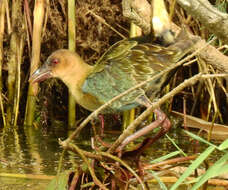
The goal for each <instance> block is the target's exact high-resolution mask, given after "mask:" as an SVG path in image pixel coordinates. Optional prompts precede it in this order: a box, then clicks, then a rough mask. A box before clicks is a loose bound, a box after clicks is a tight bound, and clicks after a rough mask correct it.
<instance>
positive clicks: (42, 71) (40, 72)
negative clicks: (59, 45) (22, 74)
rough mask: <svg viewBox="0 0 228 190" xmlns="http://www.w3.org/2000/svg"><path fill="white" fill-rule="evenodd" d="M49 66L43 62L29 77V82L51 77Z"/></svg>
mask: <svg viewBox="0 0 228 190" xmlns="http://www.w3.org/2000/svg"><path fill="white" fill-rule="evenodd" d="M51 77H52V74H51V68H50V66H48V65H47V64H43V65H42V66H41V67H40V68H39V69H37V70H36V71H35V72H34V73H33V74H32V75H31V76H30V78H29V82H31V83H35V82H41V81H44V80H46V79H48V78H51Z"/></svg>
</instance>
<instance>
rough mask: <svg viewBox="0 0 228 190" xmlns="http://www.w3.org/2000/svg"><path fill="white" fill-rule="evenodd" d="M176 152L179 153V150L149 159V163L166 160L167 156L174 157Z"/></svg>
mask: <svg viewBox="0 0 228 190" xmlns="http://www.w3.org/2000/svg"><path fill="white" fill-rule="evenodd" d="M178 154H180V151H175V152H171V153H169V154H167V155H165V156H162V157H159V158H157V159H155V160H152V161H150V163H151V164H155V163H158V162H162V161H164V160H167V159H169V158H172V157H174V156H176V155H178Z"/></svg>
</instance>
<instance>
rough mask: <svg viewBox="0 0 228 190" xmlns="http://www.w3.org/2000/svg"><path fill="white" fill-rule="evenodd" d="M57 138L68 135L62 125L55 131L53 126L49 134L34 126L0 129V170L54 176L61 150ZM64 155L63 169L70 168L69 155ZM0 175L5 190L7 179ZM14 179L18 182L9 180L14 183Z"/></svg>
mask: <svg viewBox="0 0 228 190" xmlns="http://www.w3.org/2000/svg"><path fill="white" fill-rule="evenodd" d="M59 138H60V139H62V140H63V139H66V138H67V132H66V131H65V130H64V129H63V128H62V129H61V130H60V129H58V131H57V130H54V129H53V130H52V131H50V132H48V134H46V133H45V134H44V132H43V131H42V128H37V129H35V128H34V127H24V128H23V127H19V129H17V130H16V129H14V128H13V127H12V128H11V127H9V128H8V129H4V130H2V131H1V132H0V173H1V174H3V173H7V174H18V173H19V174H44V175H56V172H57V168H58V161H59V158H60V155H61V153H62V149H61V147H60V146H59V144H58V139H59ZM64 158H65V159H64V163H63V165H62V167H63V168H62V169H68V168H70V167H72V164H71V162H70V160H71V157H70V156H69V154H66V155H65V157H64ZM74 159H75V157H74ZM0 178H1V180H0V182H1V185H0V189H2V187H4V189H7V188H5V187H6V185H9V186H10V184H11V183H10V182H9V180H10V179H7V180H6V178H5V180H3V177H1V176H0ZM19 180H20V179H19ZM13 181H14V182H13ZM16 181H17V182H18V179H17V180H16V179H11V182H13V184H14V185H16V184H15V183H16ZM20 181H21V182H22V181H23V179H21V180H20ZM2 182H3V183H7V184H2ZM32 183H34V181H33V182H32ZM24 184H25V183H24ZM11 185H12V184H11ZM26 186H27V185H26ZM20 188H21V187H20ZM30 188H31V187H30ZM14 189H15V188H14ZM25 189H26V188H25Z"/></svg>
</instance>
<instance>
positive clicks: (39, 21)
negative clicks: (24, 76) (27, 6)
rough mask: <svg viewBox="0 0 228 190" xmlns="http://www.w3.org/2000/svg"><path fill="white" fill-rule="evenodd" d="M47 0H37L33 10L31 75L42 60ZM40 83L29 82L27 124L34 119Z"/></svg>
mask: <svg viewBox="0 0 228 190" xmlns="http://www.w3.org/2000/svg"><path fill="white" fill-rule="evenodd" d="M44 7H45V0H36V1H35V7H34V12H33V35H32V58H31V59H32V60H31V66H30V68H31V69H30V75H31V74H32V73H33V72H34V71H35V70H36V69H37V68H38V66H39V62H40V45H41V33H42V26H43V20H44V11H45V8H44ZM37 91H38V84H37V83H34V84H31V83H30V84H29V89H28V97H27V104H26V114H25V125H29V126H31V125H32V124H33V120H34V112H35V107H36V94H37Z"/></svg>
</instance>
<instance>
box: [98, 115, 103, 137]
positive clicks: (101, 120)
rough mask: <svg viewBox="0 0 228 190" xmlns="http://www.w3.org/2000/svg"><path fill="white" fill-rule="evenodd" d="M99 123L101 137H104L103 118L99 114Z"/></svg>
mask: <svg viewBox="0 0 228 190" xmlns="http://www.w3.org/2000/svg"><path fill="white" fill-rule="evenodd" d="M98 117H99V119H100V122H101V136H104V116H103V115H101V114H99V115H98Z"/></svg>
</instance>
